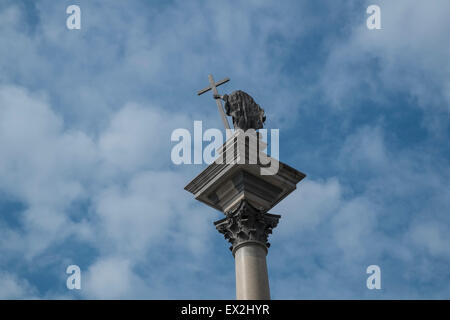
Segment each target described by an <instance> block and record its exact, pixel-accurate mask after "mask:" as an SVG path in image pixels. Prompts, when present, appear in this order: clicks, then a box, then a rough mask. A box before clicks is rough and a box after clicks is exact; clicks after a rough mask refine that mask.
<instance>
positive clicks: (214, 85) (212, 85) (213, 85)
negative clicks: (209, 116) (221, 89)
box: [197, 74, 230, 129]
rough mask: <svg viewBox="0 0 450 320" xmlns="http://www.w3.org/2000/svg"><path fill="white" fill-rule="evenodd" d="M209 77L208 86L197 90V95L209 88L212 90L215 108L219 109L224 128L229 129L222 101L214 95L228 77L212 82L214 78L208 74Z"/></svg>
mask: <svg viewBox="0 0 450 320" xmlns="http://www.w3.org/2000/svg"><path fill="white" fill-rule="evenodd" d="M208 79H209V87H206V88H204V89H202V90H200V91H198V92H197V95H199V96H200V95H202V94H204V93H205V92H208V91H209V90H212V92H213V98H214V100H216V104H217V109H218V110H219V114H220V116H221V118H222V121H223V124H224V126H225V129H230V125H229V124H228V120H227V117H226V116H225V112H224V111H223V106H222V101H221V100H220V99H217V98H216V97H217V96H218V95H219V93H218V91H217V87H218V86H220V85H222V84H224V83H227V82H228V81H230V78H225V79H223V80H220V81H219V82H214V78H213V76H212V75H211V74H210V75H209V76H208Z"/></svg>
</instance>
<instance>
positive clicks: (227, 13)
mask: <svg viewBox="0 0 450 320" xmlns="http://www.w3.org/2000/svg"><path fill="white" fill-rule="evenodd" d="M72 4H77V5H79V6H80V7H81V30H68V29H67V28H66V19H67V17H68V15H67V14H66V8H67V7H68V6H69V5H72ZM371 4H377V5H379V6H380V7H381V24H382V29H381V30H368V29H367V27H366V19H367V17H368V15H367V14H366V9H367V7H368V6H369V5H371ZM449 12H450V3H449V2H448V1H446V0H442V1H438V0H430V1H425V0H421V1H419V0H415V1H407V0H397V1H382V0H376V1H375V0H374V1H372V0H371V1H345V2H344V1H333V0H329V1H307V0H305V1H294V0H292V1H288V0H283V1H263V0H246V1H194V0H193V1H144V0H141V1H139V0H132V1H128V0H127V1H113V0H101V1H100V0H89V1H76V0H70V1H68V0H64V1H54V0H42V1H40V0H38V1H31V0H30V1H26V0H20V1H19V0H0V298H19V299H20V298H46V299H48V298H61V299H66V298H67V299H72V298H74V299H80V298H81V299H83V298H94V299H97V298H146V299H166V298H169V299H170V298H173V299H182V298H185V299H191V298H192V299H197V298H198V299H226V298H231V299H232V298H234V295H235V292H234V290H235V289H234V261H233V257H232V255H231V253H230V252H229V251H228V247H229V244H228V243H227V242H226V241H225V240H224V239H223V237H222V235H221V234H219V233H218V232H217V231H216V230H215V228H214V226H213V221H216V220H218V219H219V218H221V213H220V212H217V211H215V210H213V209H210V208H208V207H206V206H204V205H201V204H199V203H197V202H196V201H195V200H194V199H193V197H192V195H190V194H189V193H188V192H186V191H185V190H183V187H184V186H185V185H186V184H187V183H188V182H189V181H190V180H191V179H192V178H194V177H195V176H196V175H197V174H198V173H200V172H201V170H202V169H203V168H204V167H205V165H181V166H176V165H174V164H173V163H172V162H171V160H170V151H171V148H172V147H173V145H174V143H172V142H171V141H170V135H171V133H172V131H173V129H175V128H187V129H189V130H191V129H192V128H193V121H194V120H202V121H203V124H204V127H206V128H221V126H222V124H221V120H220V118H219V115H218V114H217V108H216V107H215V104H214V101H213V100H212V98H211V97H210V96H209V94H208V96H207V95H205V96H201V97H197V96H196V91H197V90H199V89H202V88H203V87H205V86H206V85H207V80H208V79H207V75H208V74H209V73H212V74H213V75H214V76H215V77H216V80H219V79H221V78H224V77H230V78H231V82H230V83H228V84H226V85H224V86H222V87H221V88H220V90H221V91H222V92H231V91H232V90H236V89H242V90H245V91H246V92H248V93H250V94H251V95H252V96H253V97H254V98H255V100H256V101H257V103H259V104H260V105H261V106H262V107H263V108H264V109H265V110H266V114H267V119H268V120H267V127H268V128H279V129H280V159H281V160H282V161H283V162H285V163H287V164H289V165H291V166H293V167H295V168H297V169H298V170H300V171H302V172H305V173H306V174H307V178H306V179H305V180H304V181H302V182H301V183H300V184H299V185H298V189H297V190H296V191H295V192H294V193H292V194H291V195H290V196H289V197H288V198H286V199H285V200H284V201H283V202H282V203H280V204H279V205H278V206H277V207H275V208H274V209H273V210H272V211H271V212H272V213H276V214H281V215H282V219H281V220H280V224H279V226H278V228H277V229H275V230H274V234H273V235H271V238H270V242H271V243H272V246H271V249H270V252H269V255H268V266H269V276H270V283H271V293H272V297H273V298H274V299H310V298H326V299H329V298H331V299H333V298H352V299H357V298H363V299H366V298H367V299H380V298H381V299H391V298H397V299H403V298H447V299H449V298H450V269H449V263H450V232H449V231H450V230H449V227H450V186H449V183H448V181H449V179H450V166H449V159H450V146H449V133H450V128H449V123H450V121H449V120H450V119H449V113H450V62H449V57H450V41H449V38H448V30H450V19H448V14H449ZM71 264H76V265H78V266H80V268H81V273H82V283H81V285H82V289H81V290H68V289H67V288H66V279H67V276H68V275H67V274H66V273H65V271H66V268H67V266H69V265H71ZM372 264H376V265H379V266H380V268H381V273H382V289H381V290H368V289H367V287H366V279H367V277H368V275H367V274H366V268H367V266H369V265H372Z"/></svg>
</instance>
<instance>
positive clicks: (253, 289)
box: [234, 241, 270, 300]
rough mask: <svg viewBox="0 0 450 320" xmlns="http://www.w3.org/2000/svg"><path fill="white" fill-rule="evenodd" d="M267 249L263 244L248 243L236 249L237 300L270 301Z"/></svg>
mask: <svg viewBox="0 0 450 320" xmlns="http://www.w3.org/2000/svg"><path fill="white" fill-rule="evenodd" d="M266 255H267V249H266V248H264V247H263V244H261V243H257V242H252V241H248V242H247V243H242V244H241V245H240V246H239V247H237V248H236V251H235V253H234V258H235V264H236V299H238V300H269V299H270V289H269V277H268V274H267V263H266Z"/></svg>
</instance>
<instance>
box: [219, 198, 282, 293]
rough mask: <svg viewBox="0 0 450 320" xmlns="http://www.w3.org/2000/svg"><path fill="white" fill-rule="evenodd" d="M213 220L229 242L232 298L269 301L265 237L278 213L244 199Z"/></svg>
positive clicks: (270, 230) (272, 226) (277, 217)
mask: <svg viewBox="0 0 450 320" xmlns="http://www.w3.org/2000/svg"><path fill="white" fill-rule="evenodd" d="M225 215H226V218H224V219H221V220H219V221H216V222H215V223H214V224H215V225H216V228H217V230H218V231H219V232H220V233H222V234H223V235H224V237H225V239H227V240H228V241H229V242H230V243H231V247H230V250H231V252H232V253H233V256H234V258H235V267H236V298H237V299H238V300H269V299H270V289H269V277H268V273H267V264H266V255H267V249H268V248H269V246H270V244H269V242H267V238H268V236H269V234H270V233H272V229H273V228H275V227H276V226H277V224H278V220H279V219H280V217H281V216H279V215H275V214H270V213H263V212H261V211H259V210H257V209H256V208H254V207H253V206H252V205H250V204H249V203H248V202H247V200H242V201H241V202H240V203H239V205H238V206H237V208H236V209H234V210H231V211H230V212H227V213H225Z"/></svg>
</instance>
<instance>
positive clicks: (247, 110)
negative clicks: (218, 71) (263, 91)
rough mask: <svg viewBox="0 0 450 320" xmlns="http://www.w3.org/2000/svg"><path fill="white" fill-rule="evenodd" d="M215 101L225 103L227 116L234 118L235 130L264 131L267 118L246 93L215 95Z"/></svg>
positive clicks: (239, 91) (238, 91)
mask: <svg viewBox="0 0 450 320" xmlns="http://www.w3.org/2000/svg"><path fill="white" fill-rule="evenodd" d="M214 98H215V99H222V100H223V101H225V111H226V114H227V116H231V117H232V118H233V126H234V128H235V129H242V130H244V131H245V130H247V129H255V130H256V129H262V128H263V125H264V122H265V121H266V116H265V114H264V109H262V108H261V107H260V106H259V105H258V104H257V103H256V102H255V101H254V100H253V98H252V97H251V96H250V95H249V94H247V93H245V92H244V91H241V90H237V91H234V92H233V93H231V94H230V95H227V94H224V95H223V96H221V95H218V94H215V95H214Z"/></svg>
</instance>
